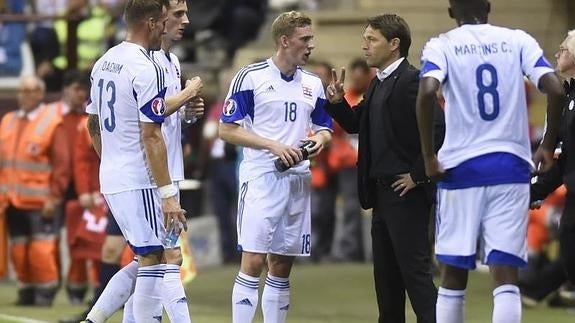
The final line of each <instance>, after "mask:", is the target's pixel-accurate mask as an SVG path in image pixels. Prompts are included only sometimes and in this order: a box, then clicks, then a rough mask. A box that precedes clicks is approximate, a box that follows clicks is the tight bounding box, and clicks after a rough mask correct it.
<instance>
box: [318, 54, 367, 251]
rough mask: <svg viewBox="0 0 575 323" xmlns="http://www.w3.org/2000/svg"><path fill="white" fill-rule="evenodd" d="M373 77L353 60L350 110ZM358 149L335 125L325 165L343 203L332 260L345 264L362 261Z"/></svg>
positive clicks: (363, 64)
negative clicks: (333, 178)
mask: <svg viewBox="0 0 575 323" xmlns="http://www.w3.org/2000/svg"><path fill="white" fill-rule="evenodd" d="M374 75H375V73H374V71H373V69H371V68H370V67H369V66H368V65H367V63H366V62H365V60H364V59H361V58H358V59H354V60H353V61H352V62H351V63H350V65H349V79H350V82H349V85H348V86H347V87H346V89H345V99H346V100H347V102H348V103H349V104H350V106H355V105H357V104H358V103H359V102H360V101H361V100H362V99H363V94H364V93H365V91H366V90H367V88H368V86H369V83H370V82H371V79H372V78H373V77H374ZM357 149H358V138H357V135H354V134H348V133H347V132H346V131H345V130H343V129H342V128H341V126H340V125H339V124H338V123H337V122H334V132H333V136H332V147H331V149H330V150H329V155H328V165H329V167H330V169H331V170H332V172H333V173H334V174H336V176H337V188H338V193H339V194H340V196H341V199H342V202H343V219H342V222H341V230H339V231H341V235H339V237H340V239H339V240H337V241H336V242H335V249H334V256H335V258H336V259H339V260H346V261H349V260H352V261H361V260H363V258H364V255H363V234H362V217H361V214H362V213H361V205H360V203H359V197H358V195H357ZM336 231H338V230H337V229H336Z"/></svg>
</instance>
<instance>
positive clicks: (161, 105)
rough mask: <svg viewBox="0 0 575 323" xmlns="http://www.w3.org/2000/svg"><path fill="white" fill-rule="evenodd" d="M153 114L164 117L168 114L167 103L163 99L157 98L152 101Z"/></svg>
mask: <svg viewBox="0 0 575 323" xmlns="http://www.w3.org/2000/svg"><path fill="white" fill-rule="evenodd" d="M152 112H153V113H154V114H155V115H157V116H163V115H164V112H166V101H164V99H162V98H155V99H154V100H153V101H152Z"/></svg>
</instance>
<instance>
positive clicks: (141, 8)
mask: <svg viewBox="0 0 575 323" xmlns="http://www.w3.org/2000/svg"><path fill="white" fill-rule="evenodd" d="M169 7H170V1H169V0H128V1H126V7H125V8H124V16H125V18H126V24H127V25H128V26H133V25H134V24H136V23H138V22H139V21H141V20H143V19H147V18H150V17H152V18H155V19H159V18H160V16H161V15H162V11H163V8H169Z"/></svg>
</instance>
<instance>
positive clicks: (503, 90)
mask: <svg viewBox="0 0 575 323" xmlns="http://www.w3.org/2000/svg"><path fill="white" fill-rule="evenodd" d="M546 73H553V68H552V67H551V65H550V64H549V62H548V61H547V60H546V59H545V57H544V56H543V50H542V49H541V47H540V46H539V44H538V43H537V41H536V40H535V39H533V37H531V36H530V35H528V34H527V33H525V32H524V31H521V30H512V29H508V28H503V27H497V26H492V25H489V24H480V25H462V26H460V27H458V28H455V29H453V30H451V31H449V32H447V33H445V34H441V35H440V36H439V37H437V38H432V39H431V40H430V41H429V42H428V43H427V44H426V45H425V48H424V50H423V54H422V68H421V76H422V77H433V78H436V79H437V80H439V81H440V82H441V83H442V89H443V95H444V97H445V124H446V131H445V141H444V142H443V146H442V147H441V149H440V151H439V154H438V158H439V161H440V162H441V164H442V166H443V167H444V168H445V169H450V168H453V167H455V166H457V165H459V164H460V163H462V162H463V161H466V160H468V159H470V158H473V157H476V156H480V155H485V154H488V153H493V152H507V153H512V154H514V155H516V156H518V157H520V158H522V159H524V160H525V161H527V162H529V163H530V164H531V165H533V163H532V161H531V149H530V143H529V132H528V116H527V103H526V98H525V84H524V76H527V77H528V78H529V79H530V80H531V82H533V83H534V84H535V85H536V86H538V84H539V79H540V78H541V77H542V76H543V75H544V74H546Z"/></svg>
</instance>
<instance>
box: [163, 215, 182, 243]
mask: <svg viewBox="0 0 575 323" xmlns="http://www.w3.org/2000/svg"><path fill="white" fill-rule="evenodd" d="M182 228H183V225H182V224H181V223H180V221H176V222H175V223H174V222H172V225H171V228H170V230H169V231H166V235H165V236H164V241H163V243H164V248H166V249H173V248H174V247H175V246H176V243H177V242H178V238H179V237H180V232H182Z"/></svg>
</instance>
